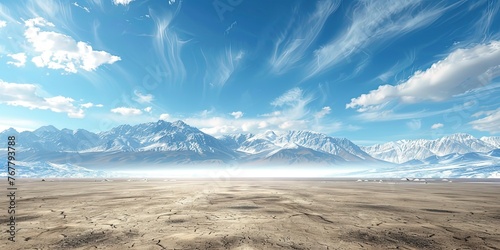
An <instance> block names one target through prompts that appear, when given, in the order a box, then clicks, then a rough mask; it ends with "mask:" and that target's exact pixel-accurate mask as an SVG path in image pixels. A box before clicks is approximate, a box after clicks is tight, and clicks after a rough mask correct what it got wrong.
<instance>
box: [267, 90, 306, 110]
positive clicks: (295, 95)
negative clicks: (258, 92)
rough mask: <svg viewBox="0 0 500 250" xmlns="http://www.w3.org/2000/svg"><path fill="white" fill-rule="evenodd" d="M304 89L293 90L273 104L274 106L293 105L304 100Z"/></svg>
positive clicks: (275, 100)
mask: <svg viewBox="0 0 500 250" xmlns="http://www.w3.org/2000/svg"><path fill="white" fill-rule="evenodd" d="M302 94H303V93H302V89H300V88H297V87H295V88H293V89H290V90H288V91H287V92H285V93H284V94H283V95H281V96H279V97H278V98H276V99H274V101H272V102H271V105H273V106H283V105H292V104H294V103H296V102H298V101H300V100H301V99H302Z"/></svg>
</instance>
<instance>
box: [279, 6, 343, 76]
mask: <svg viewBox="0 0 500 250" xmlns="http://www.w3.org/2000/svg"><path fill="white" fill-rule="evenodd" d="M339 5H340V1H330V0H323V1H318V2H317V3H316V9H315V10H314V12H313V13H312V14H311V15H310V16H309V17H308V18H307V19H306V20H305V21H304V20H301V19H296V18H292V19H291V20H292V21H291V22H290V24H289V26H288V29H289V30H286V31H285V34H283V35H282V36H280V37H279V38H278V39H277V41H276V43H275V44H274V51H273V55H272V57H271V60H270V62H269V63H270V65H271V68H272V69H273V71H274V72H275V73H278V74H280V73H285V72H286V71H288V70H290V68H291V67H293V66H295V64H297V63H298V62H299V61H300V60H302V59H303V57H304V56H305V53H306V52H307V51H308V49H309V48H310V46H311V45H312V44H313V42H314V41H315V40H316V38H317V37H318V35H319V33H320V32H321V30H322V29H323V26H324V25H325V22H326V20H327V19H328V17H329V16H330V15H331V14H332V13H333V12H334V11H335V10H336V9H337V8H338V6H339ZM295 14H296V13H294V15H295ZM294 22H297V23H295V25H293V24H294ZM291 29H292V30H291Z"/></svg>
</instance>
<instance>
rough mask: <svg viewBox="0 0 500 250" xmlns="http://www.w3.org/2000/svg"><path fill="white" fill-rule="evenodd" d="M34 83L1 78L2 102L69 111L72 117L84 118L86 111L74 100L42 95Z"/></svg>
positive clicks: (0, 94) (0, 101)
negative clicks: (75, 104)
mask: <svg viewBox="0 0 500 250" xmlns="http://www.w3.org/2000/svg"><path fill="white" fill-rule="evenodd" d="M38 91H40V89H39V88H38V87H37V86H36V85H33V84H21V83H8V82H4V81H2V80H0V103H3V104H7V105H11V106H20V107H25V108H29V109H41V110H51V111H53V112H56V113H67V115H68V116H69V117H71V118H83V117H84V112H83V110H82V109H78V108H77V107H75V106H74V105H73V103H74V100H73V99H72V98H69V97H64V96H54V97H42V96H40V95H38V94H37V92H38Z"/></svg>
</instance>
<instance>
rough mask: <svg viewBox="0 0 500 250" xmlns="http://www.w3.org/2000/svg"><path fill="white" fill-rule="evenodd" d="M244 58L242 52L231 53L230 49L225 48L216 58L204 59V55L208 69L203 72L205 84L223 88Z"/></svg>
mask: <svg viewBox="0 0 500 250" xmlns="http://www.w3.org/2000/svg"><path fill="white" fill-rule="evenodd" d="M203 55H204V54H203ZM244 56H245V52H243V51H242V50H240V51H233V50H232V49H231V48H226V49H225V50H224V51H223V52H222V53H221V54H220V55H218V56H216V57H206V56H205V55H204V57H205V60H206V63H207V67H208V69H207V70H206V71H205V78H204V82H205V84H209V85H211V86H214V87H223V86H224V85H225V84H226V82H227V81H228V80H229V78H230V77H231V75H232V74H233V72H234V71H235V70H236V69H237V67H238V65H239V64H240V61H241V60H242V59H243V57H244ZM212 58H213V59H212Z"/></svg>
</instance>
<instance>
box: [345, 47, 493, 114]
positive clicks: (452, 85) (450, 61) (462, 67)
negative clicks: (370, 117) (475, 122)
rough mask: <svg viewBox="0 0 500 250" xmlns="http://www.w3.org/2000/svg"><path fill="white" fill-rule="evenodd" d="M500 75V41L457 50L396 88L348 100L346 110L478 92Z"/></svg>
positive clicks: (435, 99)
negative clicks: (475, 90) (476, 90)
mask: <svg viewBox="0 0 500 250" xmlns="http://www.w3.org/2000/svg"><path fill="white" fill-rule="evenodd" d="M498 76H500V41H492V42H491V43H489V44H479V45H476V46H474V47H472V48H464V49H457V50H455V51H453V52H452V53H450V54H449V55H448V56H447V57H446V58H445V59H443V60H441V61H438V62H436V63H434V64H433V65H432V66H431V67H430V68H428V69H427V70H425V71H417V72H415V73H414V74H413V76H411V77H410V78H409V79H408V80H407V81H406V82H403V83H401V84H399V85H396V86H393V85H381V86H379V87H378V89H376V90H372V91H370V92H369V93H368V94H362V95H361V96H359V97H356V98H353V99H351V102H350V103H348V104H347V105H346V108H357V109H358V111H359V112H365V111H368V110H374V109H378V108H380V107H382V106H384V105H386V104H388V103H389V102H392V101H397V102H400V103H416V102H422V101H435V102H438V101H444V100H447V99H450V98H451V97H453V96H454V95H458V94H462V93H465V92H467V91H470V90H473V89H477V88H479V87H482V86H484V85H487V84H489V83H490V81H491V80H492V79H493V78H495V77H498Z"/></svg>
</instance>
